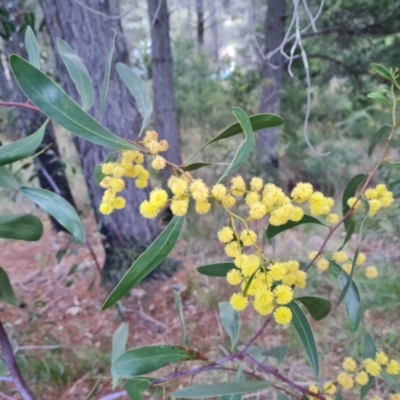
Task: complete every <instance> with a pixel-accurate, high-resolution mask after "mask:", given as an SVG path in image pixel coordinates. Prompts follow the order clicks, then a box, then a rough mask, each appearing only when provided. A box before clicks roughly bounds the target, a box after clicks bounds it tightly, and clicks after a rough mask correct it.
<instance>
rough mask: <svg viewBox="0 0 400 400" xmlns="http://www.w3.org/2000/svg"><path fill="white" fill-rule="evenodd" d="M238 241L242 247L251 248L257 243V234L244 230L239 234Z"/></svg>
mask: <svg viewBox="0 0 400 400" xmlns="http://www.w3.org/2000/svg"><path fill="white" fill-rule="evenodd" d="M240 240H241V241H242V243H243V246H253V245H254V243H256V241H257V234H256V233H255V232H253V231H251V230H247V229H246V230H244V231H242V233H241V234H240Z"/></svg>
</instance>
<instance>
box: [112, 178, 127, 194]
mask: <svg viewBox="0 0 400 400" xmlns="http://www.w3.org/2000/svg"><path fill="white" fill-rule="evenodd" d="M110 188H111V189H113V190H114V191H115V192H122V191H123V190H124V189H125V181H124V180H123V179H121V178H110Z"/></svg>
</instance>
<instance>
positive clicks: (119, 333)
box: [111, 322, 129, 389]
mask: <svg viewBox="0 0 400 400" xmlns="http://www.w3.org/2000/svg"><path fill="white" fill-rule="evenodd" d="M128 335H129V325H128V324H127V323H126V322H123V323H122V324H121V325H120V326H119V327H118V328H117V330H116V331H115V332H114V335H113V338H112V346H111V364H114V362H115V361H116V360H117V358H118V357H120V356H121V355H122V354H123V353H124V352H125V350H126V343H127V342H128ZM117 384H118V378H116V377H113V380H112V387H113V389H115V387H116V386H117Z"/></svg>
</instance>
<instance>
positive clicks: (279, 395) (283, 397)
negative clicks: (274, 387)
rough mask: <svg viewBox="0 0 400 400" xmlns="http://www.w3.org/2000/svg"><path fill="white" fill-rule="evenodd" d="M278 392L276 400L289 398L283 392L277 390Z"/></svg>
mask: <svg viewBox="0 0 400 400" xmlns="http://www.w3.org/2000/svg"><path fill="white" fill-rule="evenodd" d="M277 393H278V400H289V398H288V397H287V396H286V395H284V394H283V393H280V392H277Z"/></svg>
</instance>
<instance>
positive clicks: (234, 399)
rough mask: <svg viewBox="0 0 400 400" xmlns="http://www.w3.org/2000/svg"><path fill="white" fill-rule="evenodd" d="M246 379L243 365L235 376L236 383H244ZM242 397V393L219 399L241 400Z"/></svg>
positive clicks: (240, 365)
mask: <svg viewBox="0 0 400 400" xmlns="http://www.w3.org/2000/svg"><path fill="white" fill-rule="evenodd" d="M243 381H244V377H243V367H242V364H239V367H238V370H237V372H236V375H235V380H234V382H243ZM241 399H242V395H241V394H240V393H236V394H232V395H229V394H228V395H224V396H221V397H220V398H219V400H241Z"/></svg>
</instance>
